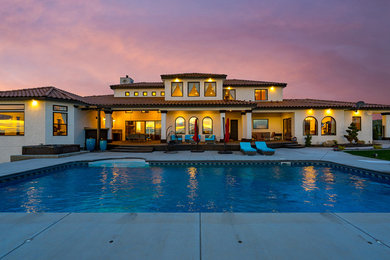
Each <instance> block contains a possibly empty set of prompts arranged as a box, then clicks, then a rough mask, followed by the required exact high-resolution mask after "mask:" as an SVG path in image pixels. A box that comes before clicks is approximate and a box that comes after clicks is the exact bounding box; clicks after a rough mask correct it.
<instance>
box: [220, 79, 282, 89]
mask: <svg viewBox="0 0 390 260" xmlns="http://www.w3.org/2000/svg"><path fill="white" fill-rule="evenodd" d="M223 86H224V87H228V86H231V87H265V86H277V87H286V86H287V83H282V82H270V81H256V80H246V79H226V80H225V81H224V82H223Z"/></svg>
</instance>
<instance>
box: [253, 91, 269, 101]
mask: <svg viewBox="0 0 390 260" xmlns="http://www.w3.org/2000/svg"><path fill="white" fill-rule="evenodd" d="M255 100H268V90H267V89H255Z"/></svg>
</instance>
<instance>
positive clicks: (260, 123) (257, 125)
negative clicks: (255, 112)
mask: <svg viewBox="0 0 390 260" xmlns="http://www.w3.org/2000/svg"><path fill="white" fill-rule="evenodd" d="M253 129H268V119H253Z"/></svg>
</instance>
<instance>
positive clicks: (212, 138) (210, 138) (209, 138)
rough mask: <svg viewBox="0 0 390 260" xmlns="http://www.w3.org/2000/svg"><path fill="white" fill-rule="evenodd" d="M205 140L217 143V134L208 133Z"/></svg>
mask: <svg viewBox="0 0 390 260" xmlns="http://www.w3.org/2000/svg"><path fill="white" fill-rule="evenodd" d="M204 141H205V142H206V143H215V135H206V136H205V138H204Z"/></svg>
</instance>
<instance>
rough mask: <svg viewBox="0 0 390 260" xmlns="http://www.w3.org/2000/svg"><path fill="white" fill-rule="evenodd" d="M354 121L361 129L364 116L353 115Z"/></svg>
mask: <svg viewBox="0 0 390 260" xmlns="http://www.w3.org/2000/svg"><path fill="white" fill-rule="evenodd" d="M352 123H354V124H355V126H356V127H357V129H358V130H359V131H361V130H362V117H360V116H353V117H352Z"/></svg>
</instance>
